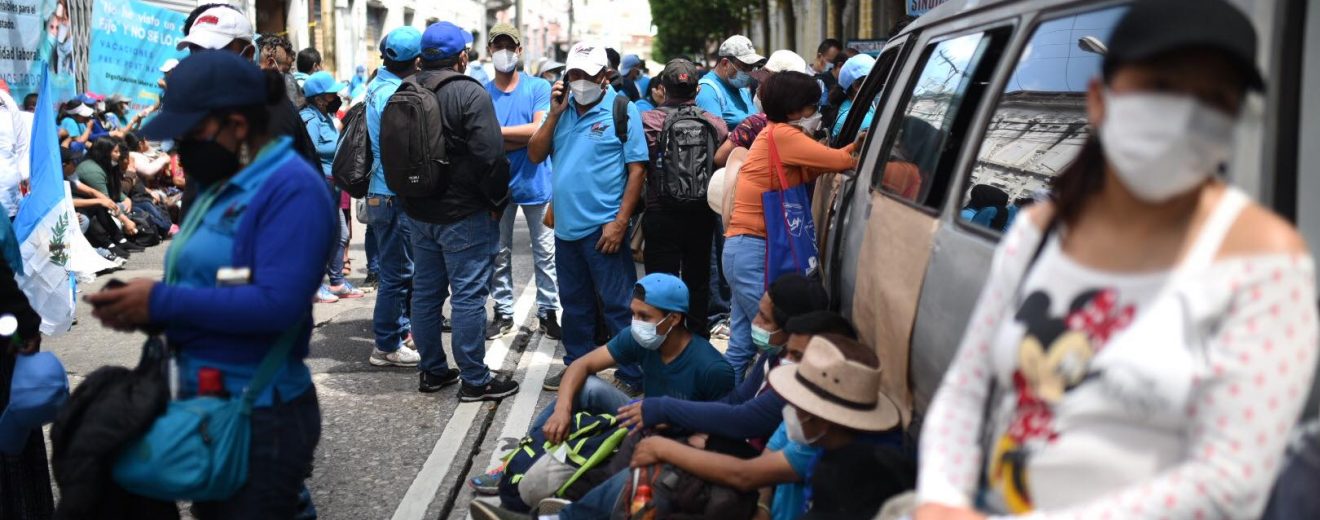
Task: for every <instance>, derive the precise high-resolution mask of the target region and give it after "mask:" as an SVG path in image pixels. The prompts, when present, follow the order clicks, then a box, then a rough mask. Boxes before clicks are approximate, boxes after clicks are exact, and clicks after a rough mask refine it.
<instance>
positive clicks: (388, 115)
mask: <svg viewBox="0 0 1320 520" xmlns="http://www.w3.org/2000/svg"><path fill="white" fill-rule="evenodd" d="M457 80H467V81H474V82H475V81H476V80H475V79H472V78H471V77H468V76H466V75H463V74H459V73H458V72H455V71H453V70H448V69H446V70H441V71H438V72H437V73H434V74H427V75H426V79H425V80H421V79H419V78H418V76H412V77H409V78H408V79H406V80H404V81H403V83H402V84H400V85H399V90H397V91H395V92H394V95H392V96H390V100H389V102H388V103H386V104H385V110H384V111H383V112H382V113H381V116H380V162H381V165H382V166H384V168H385V184H386V185H388V186H389V188H390V190H391V191H393V192H394V193H395V194H397V195H399V196H402V197H431V196H435V195H440V194H442V193H444V192H445V190H447V189H449V182H450V180H451V179H450V176H451V173H452V172H450V171H449V166H450V165H449V147H448V137H447V136H446V135H445V124H444V118H443V117H441V111H440V99H439V97H437V96H436V93H437V92H439V91H440V89H441V88H442V87H444V86H445V85H446V84H448V83H449V82H451V81H457ZM421 81H425V83H422V82H421Z"/></svg>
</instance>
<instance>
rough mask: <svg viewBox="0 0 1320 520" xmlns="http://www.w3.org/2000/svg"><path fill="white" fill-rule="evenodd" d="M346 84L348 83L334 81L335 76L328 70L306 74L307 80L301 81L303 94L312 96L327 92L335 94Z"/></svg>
mask: <svg viewBox="0 0 1320 520" xmlns="http://www.w3.org/2000/svg"><path fill="white" fill-rule="evenodd" d="M347 86H348V84H346V83H344V82H342V81H335V77H334V76H332V75H330V73H329V72H326V71H321V72H317V73H316V74H312V75H311V76H307V80H306V81H304V82H303V95H304V96H307V97H312V96H319V95H321V94H327V93H336V94H337V93H339V91H341V90H344V87H347Z"/></svg>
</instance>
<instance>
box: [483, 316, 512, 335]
mask: <svg viewBox="0 0 1320 520" xmlns="http://www.w3.org/2000/svg"><path fill="white" fill-rule="evenodd" d="M510 332H513V316H496V317H495V319H493V320H490V323H487V324H486V339H499V338H502V337H504V336H507V335H509V333H510Z"/></svg>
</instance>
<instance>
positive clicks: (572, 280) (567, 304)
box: [555, 229, 642, 384]
mask: <svg viewBox="0 0 1320 520" xmlns="http://www.w3.org/2000/svg"><path fill="white" fill-rule="evenodd" d="M600 235H601V231H600V230H599V229H598V230H596V232H595V233H592V234H590V235H588V236H587V237H586V238H583V239H580V240H561V239H559V238H558V237H556V238H555V267H556V268H557V269H558V271H559V297H560V299H561V300H562V301H563V304H564V316H563V320H562V321H563V325H562V327H563V331H564V332H563V342H564V364H565V365H571V364H573V360H575V359H577V358H580V357H582V356H585V355H587V353H588V352H591V350H592V349H594V348H596V347H598V346H599V345H593V343H594V341H593V336H595V331H596V297H597V296H598V295H599V296H600V300H601V302H602V303H603V304H604V306H605V321H606V324H605V325H606V326H607V328H608V329H609V331H610V335H611V336H613V335H615V334H618V333H619V331H621V330H623V329H625V328H627V327H628V326H629V325H631V324H632V308H631V307H630V305H631V304H632V291H633V286H634V285H636V284H637V268H636V267H635V266H634V265H633V260H632V251H630V250H629V249H628V244H627V242H626V241H625V242H624V243H623V244H622V245H621V246H620V247H619V251H618V252H616V253H614V254H612V255H607V254H605V253H601V252H600V251H598V250H596V242H597V241H599V240H600ZM616 377H618V378H619V379H621V380H623V381H626V382H628V383H630V384H634V383H635V384H640V383H641V381H642V370H641V368H639V367H638V366H637V365H628V366H620V367H619V370H618V373H617V375H616Z"/></svg>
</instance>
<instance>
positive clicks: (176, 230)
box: [169, 224, 179, 238]
mask: <svg viewBox="0 0 1320 520" xmlns="http://www.w3.org/2000/svg"><path fill="white" fill-rule="evenodd" d="M177 234H179V225H178V224H170V233H169V235H170V238H174V235H177Z"/></svg>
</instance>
